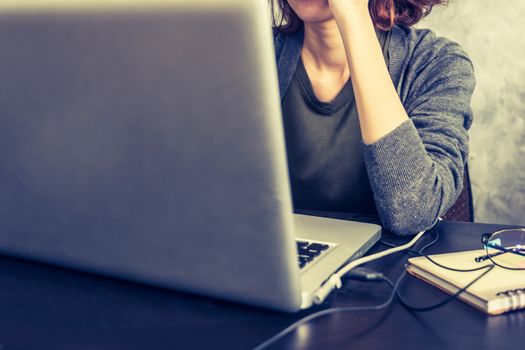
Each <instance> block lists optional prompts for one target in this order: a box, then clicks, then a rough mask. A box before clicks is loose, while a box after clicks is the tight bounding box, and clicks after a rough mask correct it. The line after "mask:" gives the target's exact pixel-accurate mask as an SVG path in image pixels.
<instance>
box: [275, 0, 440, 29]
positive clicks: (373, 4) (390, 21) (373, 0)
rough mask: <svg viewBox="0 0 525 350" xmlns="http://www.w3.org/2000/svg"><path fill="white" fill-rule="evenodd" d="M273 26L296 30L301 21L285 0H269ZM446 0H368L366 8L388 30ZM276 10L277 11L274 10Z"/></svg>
mask: <svg viewBox="0 0 525 350" xmlns="http://www.w3.org/2000/svg"><path fill="white" fill-rule="evenodd" d="M269 2H270V7H271V10H272V16H273V17H272V22H273V26H274V27H275V28H276V29H277V30H278V31H280V32H283V33H286V34H291V33H294V32H296V31H297V30H298V29H299V28H300V26H301V25H302V23H303V21H301V19H300V18H299V17H298V16H297V14H296V13H295V12H294V11H293V10H292V8H291V6H290V5H289V4H288V1H287V0H269ZM447 3H448V0H370V2H369V3H368V9H369V10H370V16H371V17H372V21H373V22H374V25H375V26H376V27H377V28H379V29H381V30H389V29H392V27H393V26H394V25H396V24H402V25H405V26H412V25H414V24H416V23H417V22H419V21H420V20H421V18H423V17H425V16H426V15H428V14H429V13H430V11H431V10H432V7H434V6H436V5H443V4H447ZM276 10H277V11H276Z"/></svg>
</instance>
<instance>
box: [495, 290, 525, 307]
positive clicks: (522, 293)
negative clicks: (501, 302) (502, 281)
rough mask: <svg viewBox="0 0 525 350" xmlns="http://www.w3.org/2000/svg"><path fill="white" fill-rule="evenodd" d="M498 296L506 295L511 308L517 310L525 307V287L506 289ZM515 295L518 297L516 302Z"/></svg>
mask: <svg viewBox="0 0 525 350" xmlns="http://www.w3.org/2000/svg"><path fill="white" fill-rule="evenodd" d="M496 296H498V297H499V296H504V297H505V300H508V301H509V303H510V305H509V310H517V309H520V308H522V307H525V288H518V289H510V290H506V291H503V292H499V293H497V294H496ZM514 297H516V299H517V302H516V303H515V302H514Z"/></svg>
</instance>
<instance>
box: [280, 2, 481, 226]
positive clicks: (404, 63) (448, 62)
mask: <svg viewBox="0 0 525 350" xmlns="http://www.w3.org/2000/svg"><path fill="white" fill-rule="evenodd" d="M270 1H271V5H272V9H274V7H275V6H277V10H279V11H274V16H276V17H274V27H275V29H276V30H275V48H276V54H277V64H278V72H279V85H280V90H281V91H280V92H281V100H282V110H283V116H284V126H285V133H286V142H287V151H288V158H289V167H290V179H291V185H292V192H293V199H294V205H295V207H296V208H301V209H314V210H329V211H346V212H354V213H355V212H357V213H364V214H375V213H377V214H378V215H379V217H380V219H381V222H382V224H383V227H385V228H386V229H388V230H390V231H392V232H394V233H396V234H414V233H416V232H418V231H420V230H423V229H428V228H430V227H431V226H433V225H434V224H435V223H436V222H437V219H438V218H439V217H440V216H441V215H443V214H444V213H445V212H446V211H447V210H448V209H449V208H450V207H451V206H452V204H453V203H454V202H455V200H456V199H457V197H458V195H459V193H460V191H461V189H462V184H463V173H464V166H465V163H466V160H467V155H468V135H467V130H468V128H469V127H470V125H471V123H472V111H471V108H470V100H471V95H472V92H473V89H474V85H475V82H474V73H473V67H472V64H471V62H470V60H469V58H468V56H467V55H466V54H465V53H464V52H463V51H462V50H461V48H460V47H459V46H458V45H457V44H455V43H453V42H451V41H448V40H446V39H443V38H437V37H436V36H435V35H434V34H433V33H432V32H431V31H429V30H417V29H412V28H410V26H411V25H413V24H415V23H416V22H417V21H418V20H420V19H421V18H422V17H423V16H424V15H426V14H428V13H429V12H430V10H431V9H432V7H433V6H435V5H438V4H441V3H444V2H445V1H446V0H370V1H369V0H276V2H275V3H273V2H272V0H270ZM276 12H278V13H280V14H282V16H281V17H277V16H278V15H276V14H275V13H276Z"/></svg>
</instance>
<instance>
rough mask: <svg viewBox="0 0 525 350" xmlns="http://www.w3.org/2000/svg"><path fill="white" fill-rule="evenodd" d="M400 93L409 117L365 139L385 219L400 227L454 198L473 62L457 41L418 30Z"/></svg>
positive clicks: (411, 228)
mask: <svg viewBox="0 0 525 350" xmlns="http://www.w3.org/2000/svg"><path fill="white" fill-rule="evenodd" d="M402 79H403V80H402V84H400V87H398V93H399V94H400V97H401V100H402V102H403V105H404V107H405V110H406V112H407V114H408V116H409V118H410V119H409V120H408V121H406V122H405V123H403V124H402V125H400V126H399V127H398V128H396V129H395V130H393V131H392V132H390V133H389V134H387V135H386V136H384V137H383V138H381V139H380V140H378V141H376V142H375V143H373V144H369V145H366V144H363V148H364V150H363V154H364V158H365V164H366V167H367V171H368V176H369V179H370V183H371V186H372V190H373V192H374V197H375V201H376V206H377V210H378V213H379V217H380V219H381V222H382V224H383V226H384V227H385V228H386V229H387V230H389V231H391V232H393V233H395V234H399V235H408V234H414V233H417V232H419V231H421V230H425V229H428V228H430V227H432V226H433V225H434V224H435V223H436V222H437V220H438V218H439V217H440V216H441V215H443V214H444V213H445V212H446V211H447V210H448V209H449V208H450V207H451V206H452V205H453V204H454V202H455V201H456V199H457V198H458V196H459V194H460V192H461V190H462V184H463V174H464V166H465V163H466V161H467V157H468V134H467V130H468V129H469V128H470V125H471V123H472V110H471V106H470V102H471V97H472V93H473V90H474V86H475V79H474V69H473V66H472V63H471V61H470V59H469V58H468V56H467V55H466V53H465V52H464V51H463V50H462V49H461V48H460V47H459V45H457V44H455V43H453V42H451V41H449V40H446V39H443V38H436V37H435V36H434V34H433V33H432V32H430V31H425V32H422V35H421V36H420V37H419V38H418V41H417V43H416V45H415V48H414V50H413V52H412V56H411V57H410V59H409V61H408V64H407V65H406V68H405V71H404V72H403V77H402Z"/></svg>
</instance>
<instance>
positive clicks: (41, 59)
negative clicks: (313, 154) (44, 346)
mask: <svg viewBox="0 0 525 350" xmlns="http://www.w3.org/2000/svg"><path fill="white" fill-rule="evenodd" d="M44 3H45V4H44V5H42V4H41V2H40V1H36V0H35V1H24V0H16V1H2V2H0V52H1V55H0V76H1V77H2V84H1V85H0V113H1V116H0V162H1V164H2V166H1V167H0V193H2V195H1V196H0V251H2V252H4V253H9V254H14V255H18V256H23V257H29V258H33V259H38V260H41V261H46V262H51V263H55V264H60V265H65V266H72V267H76V268H80V269H83V270H88V271H95V272H100V273H104V274H110V275H114V276H120V277H125V278H129V279H133V280H137V281H143V282H147V283H152V284H156V285H161V286H166V287H172V288H177V289H183V290H187V291H192V292H198V293H203V294H211V295H215V296H219V297H223V298H228V299H233V300H236V301H244V302H248V303H254V304H258V305H261V306H268V307H273V308H277V309H281V310H295V309H297V308H298V307H299V304H300V292H299V275H298V268H297V261H296V250H295V243H294V241H293V239H292V231H293V227H292V226H293V222H292V218H291V215H290V214H291V211H292V208H291V203H290V193H289V192H290V190H289V184H288V173H287V167H286V160H285V147H284V138H283V131H282V124H281V113H280V100H279V96H278V83H277V77H276V73H275V72H276V67H275V62H274V52H273V42H272V35H271V29H270V25H269V19H268V16H267V15H266V14H267V4H266V2H264V1H260V0H227V1H222V2H220V1H216V0H209V1H203V0H199V1H195V0H176V1H167V0H166V1H161V0H155V1H151V0H150V1H134V0H120V1H118V0H104V1H102V0H97V1H91V0H89V1H88V0H82V1H71V0H47V1H45V2H44ZM261 261H264V263H265V268H264V269H261Z"/></svg>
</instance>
